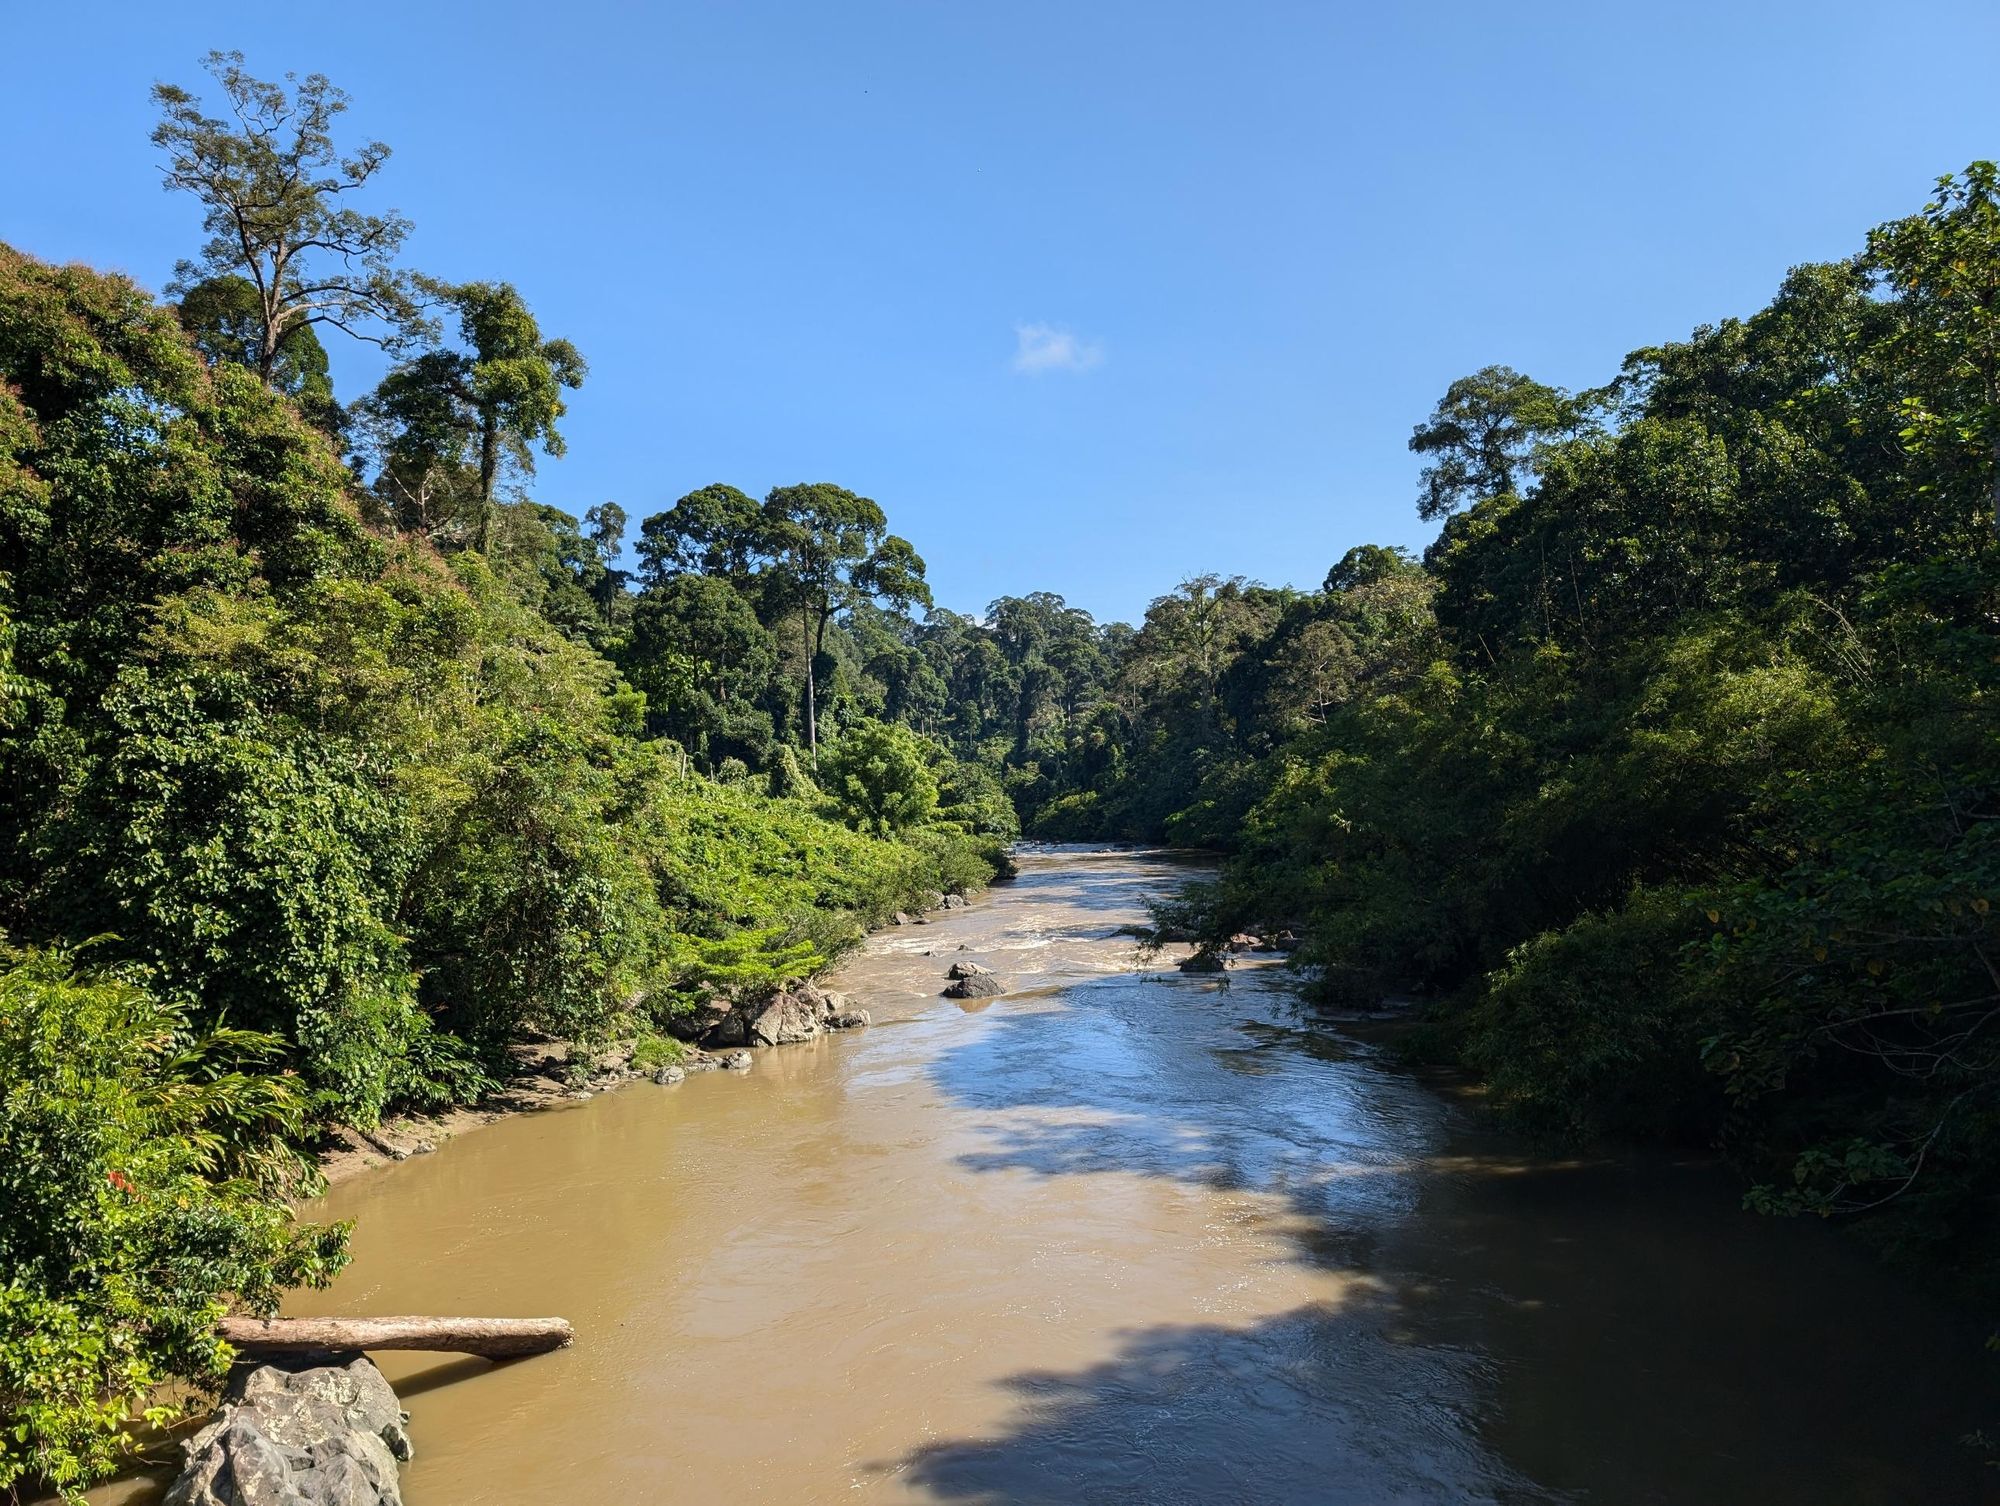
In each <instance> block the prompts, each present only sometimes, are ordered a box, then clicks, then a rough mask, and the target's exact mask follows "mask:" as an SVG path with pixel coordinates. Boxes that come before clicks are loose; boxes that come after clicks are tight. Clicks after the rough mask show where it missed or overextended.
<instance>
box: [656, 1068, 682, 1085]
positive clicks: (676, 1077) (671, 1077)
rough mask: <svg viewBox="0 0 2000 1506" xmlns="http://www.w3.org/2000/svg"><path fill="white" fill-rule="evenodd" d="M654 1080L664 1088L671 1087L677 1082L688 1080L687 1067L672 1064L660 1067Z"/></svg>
mask: <svg viewBox="0 0 2000 1506" xmlns="http://www.w3.org/2000/svg"><path fill="white" fill-rule="evenodd" d="M653 1081H654V1082H656V1083H658V1084H659V1085H660V1086H661V1087H663V1088H670V1087H672V1086H673V1085H674V1084H675V1083H681V1082H686V1081H687V1068H686V1067H676V1066H671V1065H670V1066H665V1067H662V1068H660V1070H659V1071H657V1072H655V1073H654V1074H653Z"/></svg>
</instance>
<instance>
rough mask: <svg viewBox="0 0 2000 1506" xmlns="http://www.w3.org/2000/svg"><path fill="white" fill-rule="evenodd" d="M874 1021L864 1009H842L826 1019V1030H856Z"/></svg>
mask: <svg viewBox="0 0 2000 1506" xmlns="http://www.w3.org/2000/svg"><path fill="white" fill-rule="evenodd" d="M874 1023H875V1022H874V1021H873V1020H872V1019H870V1018H869V1016H868V1011H867V1010H865V1009H843V1010H841V1012H840V1013H839V1014H837V1015H834V1016H832V1017H831V1018H830V1019H828V1020H827V1022H826V1028H827V1029H828V1030H857V1029H859V1028H860V1027H861V1026H863V1025H872V1024H874Z"/></svg>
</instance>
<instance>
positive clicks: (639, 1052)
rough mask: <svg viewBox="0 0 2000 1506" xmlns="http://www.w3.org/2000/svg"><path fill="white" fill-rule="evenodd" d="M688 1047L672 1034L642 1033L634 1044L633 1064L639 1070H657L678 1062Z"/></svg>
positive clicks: (684, 1055) (685, 1053)
mask: <svg viewBox="0 0 2000 1506" xmlns="http://www.w3.org/2000/svg"><path fill="white" fill-rule="evenodd" d="M686 1055H687V1047H685V1046H683V1045H682V1044H681V1043H680V1042H679V1041H677V1040H675V1039H674V1038H673V1037H672V1036H670V1035H642V1036H640V1037H639V1039H638V1040H637V1041H636V1042H634V1043H633V1046H632V1066H633V1068H634V1070H636V1071H639V1072H657V1071H659V1070H660V1068H662V1067H671V1066H675V1065H676V1064H678V1063H679V1062H680V1061H681V1060H682V1059H683V1058H684V1057H686Z"/></svg>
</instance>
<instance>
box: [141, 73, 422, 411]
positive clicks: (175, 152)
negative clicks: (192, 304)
mask: <svg viewBox="0 0 2000 1506" xmlns="http://www.w3.org/2000/svg"><path fill="white" fill-rule="evenodd" d="M204 66H205V67H206V68H207V70H208V72H209V73H210V74H211V75H212V76H213V77H214V79H215V81H216V82H217V83H218V84H220V85H221V86H222V92H223V94H224V96H225V97H226V98H227V101H228V115H227V117H226V118H225V117H221V116H210V115H204V114H203V113H202V110H201V104H200V101H199V100H197V99H196V97H195V96H194V95H193V94H191V93H189V92H188V91H187V90H186V89H183V88H181V87H180V86H179V85H177V84H155V85H154V86H153V99H154V102H155V103H156V104H158V105H159V107H160V111H161V117H160V123H159V124H158V125H157V126H155V127H154V129H153V144H154V145H155V146H157V147H159V148H160V149H161V150H162V151H164V152H165V153H166V158H167V160H166V167H165V178H166V186H167V187H168V188H169V189H179V190H182V191H184V192H187V193H191V194H193V195H194V196H195V197H196V198H198V199H199V200H200V201H201V203H202V205H203V208H204V211H205V214H204V219H203V226H204V228H205V229H206V230H207V231H208V235H209V239H208V242H207V244H205V245H204V246H203V247H202V248H201V255H200V256H199V257H198V258H196V259H192V260H188V261H183V262H181V263H180V264H179V266H178V267H177V268H176V269H175V279H176V280H175V284H174V287H173V289H172V290H173V291H174V292H176V293H190V292H192V291H193V290H194V289H195V288H197V287H198V286H199V285H201V284H202V283H204V282H206V281H208V280H210V279H213V278H218V277H230V276H238V277H243V278H246V279H247V280H248V281H249V282H250V284H251V286H252V288H253V289H254V291H255V293H256V306H255V311H254V312H255V324H256V329H255V342H254V347H253V349H252V350H251V352H250V354H251V355H252V356H253V359H252V361H251V364H252V365H254V366H255V367H256V368H257V371H258V373H259V374H260V375H261V376H262V377H263V378H264V380H265V381H266V382H272V381H274V380H275V379H276V377H277V374H278V371H279V368H280V365H281V363H282V359H283V355H284V352H285V349H286V341H287V337H288V336H290V335H291V334H292V332H293V331H294V330H295V329H297V328H298V327H299V326H301V325H311V324H331V325H333V326H335V327H336V328H338V329H342V330H345V331H346V332H347V333H348V334H350V335H353V336H355V337H356V338H357V339H362V340H366V341H369V342H370V343H371V344H375V345H380V346H383V347H384V348H386V349H390V350H395V349H397V348H399V347H400V346H401V345H402V344H403V343H404V342H405V341H406V340H408V339H410V338H412V337H414V336H416V335H418V334H420V333H422V332H423V331H424V330H425V329H426V327H427V326H426V322H425V317H424V308H423V288H422V285H421V283H420V280H419V279H418V278H417V277H416V276H415V274H413V273H411V272H409V271H407V270H405V269H403V268H399V267H397V266H396V265H395V258H396V254H397V252H399V251H400V250H401V249H402V245H403V241H404V239H405V238H406V237H407V236H408V235H409V233H410V222H409V221H408V220H406V219H405V218H403V216H401V215H400V214H397V213H395V212H394V211H393V210H392V211H390V212H389V213H387V214H364V213H362V212H361V211H360V210H358V209H356V208H354V207H353V206H352V204H351V203H350V202H349V200H348V197H347V196H348V195H350V194H352V193H354V192H356V191H357V190H359V189H361V188H363V187H365V186H366V185H367V184H368V182H369V180H370V179H372V178H373V177H374V176H375V175H376V173H378V172H379V171H381V169H382V165H383V164H384V163H385V162H387V161H388V160H389V148H388V147H386V146H384V145H383V144H382V143H381V142H379V141H371V142H369V143H368V144H367V145H365V146H363V147H361V148H360V149H359V150H357V151H355V152H353V153H352V154H351V155H347V154H343V153H342V152H341V150H340V149H339V148H338V147H336V146H335V145H334V142H333V125H334V121H335V120H336V119H337V118H338V117H339V116H340V115H341V114H342V113H343V112H344V111H345V110H346V109H347V95H346V93H345V92H344V91H342V90H340V89H337V88H335V87H334V86H333V84H332V83H331V82H330V81H329V80H328V79H327V77H326V76H325V75H324V74H320V73H309V74H307V75H306V76H305V77H304V78H303V79H301V78H299V77H298V75H297V74H292V73H288V74H286V75H285V84H289V85H290V86H291V87H290V89H289V90H288V89H287V88H286V86H285V84H273V83H266V82H265V81H263V80H262V79H258V78H253V77H252V76H251V75H250V74H249V73H247V72H245V71H244V68H243V54H242V53H240V52H211V53H210V54H209V55H208V57H207V59H206V61H205V63H204Z"/></svg>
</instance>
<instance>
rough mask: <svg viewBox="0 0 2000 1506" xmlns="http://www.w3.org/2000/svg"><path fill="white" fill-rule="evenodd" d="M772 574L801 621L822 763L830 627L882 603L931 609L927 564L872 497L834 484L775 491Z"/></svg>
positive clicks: (769, 508)
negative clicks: (861, 604) (853, 610)
mask: <svg viewBox="0 0 2000 1506" xmlns="http://www.w3.org/2000/svg"><path fill="white" fill-rule="evenodd" d="M764 523H765V527H766V530H767V535H766V538H767V547H768V548H769V550H770V552H771V561H772V563H771V574H772V575H773V577H774V578H775V581H776V583H777V585H778V587H779V590H780V593H781V595H782V596H783V598H784V600H785V602H786V604H787V606H788V607H789V608H790V609H792V610H796V611H797V612H798V614H799V627H800V632H801V635H802V636H803V638H804V640H805V642H804V652H805V654H806V656H807V657H806V672H805V687H804V691H805V713H806V746H807V748H808V749H810V750H811V752H812V755H813V759H814V762H815V763H817V762H818V758H819V686H818V681H819V663H820V659H821V658H822V657H823V656H824V654H825V652H826V627H827V624H828V623H829V622H830V621H832V619H833V616H834V614H835V613H836V612H838V611H840V610H841V609H842V608H843V607H845V606H847V605H849V604H850V603H853V602H857V601H864V600H876V601H881V602H883V603H885V604H887V605H889V606H890V607H891V608H893V609H896V610H901V611H907V610H908V609H909V608H910V607H911V606H913V605H922V606H924V607H929V606H930V604H931V592H930V587H929V586H928V585H926V584H925V583H924V562H923V560H922V558H921V557H920V556H919V555H918V554H917V552H916V550H915V549H913V548H911V547H910V544H909V542H908V540H905V539H900V538H897V537H896V536H895V535H894V534H892V533H890V532H889V520H888V519H887V518H886V517H885V516H884V515H883V512H882V509H881V508H880V507H879V506H878V505H877V504H876V503H875V502H873V501H871V500H870V499H869V498H867V497H860V496H856V495H855V494H854V493H853V492H851V491H848V490H847V489H846V488H845V487H839V486H834V485H831V484H830V483H827V482H823V481H821V482H809V483H804V484H801V485H799V486H780V487H777V488H774V489H773V490H772V492H771V493H770V495H769V496H767V497H766V498H765V499H764Z"/></svg>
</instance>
